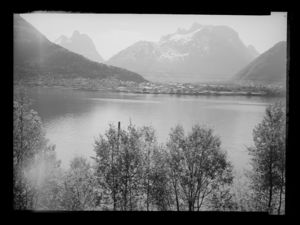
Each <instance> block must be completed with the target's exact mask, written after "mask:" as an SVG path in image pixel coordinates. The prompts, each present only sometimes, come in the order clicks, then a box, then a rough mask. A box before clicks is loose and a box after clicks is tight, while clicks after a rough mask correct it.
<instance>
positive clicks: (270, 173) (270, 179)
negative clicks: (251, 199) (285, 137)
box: [268, 147, 273, 213]
mask: <svg viewBox="0 0 300 225" xmlns="http://www.w3.org/2000/svg"><path fill="white" fill-rule="evenodd" d="M272 160H273V159H272V147H271V148H270V163H269V185H270V187H269V201H268V211H269V213H271V211H272V210H271V206H272V197H273V179H272V163H273V162H272Z"/></svg>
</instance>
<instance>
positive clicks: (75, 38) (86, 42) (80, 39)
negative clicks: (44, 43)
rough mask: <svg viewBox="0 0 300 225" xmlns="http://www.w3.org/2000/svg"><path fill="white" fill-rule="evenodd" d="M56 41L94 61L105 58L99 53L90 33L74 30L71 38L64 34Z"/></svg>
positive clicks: (101, 60)
mask: <svg viewBox="0 0 300 225" xmlns="http://www.w3.org/2000/svg"><path fill="white" fill-rule="evenodd" d="M55 43H56V44H58V45H60V46H62V47H64V48H66V49H68V50H70V51H72V52H75V53H77V54H80V55H83V56H84V57H86V58H88V59H90V60H92V61H95V62H103V58H102V57H101V55H100V54H99V53H98V51H97V49H96V47H95V44H94V42H93V40H92V39H91V38H90V37H89V36H88V35H86V34H82V33H79V31H74V32H73V34H72V36H71V37H70V38H68V37H66V36H65V35H62V36H60V37H59V38H58V39H56V40H55Z"/></svg>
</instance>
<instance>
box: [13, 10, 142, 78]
mask: <svg viewBox="0 0 300 225" xmlns="http://www.w3.org/2000/svg"><path fill="white" fill-rule="evenodd" d="M35 76H51V77H52V76H56V77H64V78H74V77H88V78H99V79H104V78H116V79H119V80H124V81H135V82H143V81H145V79H144V78H143V77H142V76H140V75H139V74H137V73H134V72H131V71H128V70H126V69H122V68H118V67H114V66H108V65H105V64H102V63H97V62H93V61H90V60H88V59H86V58H85V57H83V56H81V55H78V54H76V53H73V52H70V51H69V50H67V49H65V48H63V47H61V46H59V45H56V44H54V43H52V42H50V41H49V40H48V39H47V38H46V37H45V36H44V35H42V34H41V33H40V32H39V31H38V30H36V29H35V28H34V27H33V26H32V25H31V24H29V23H28V22H26V21H25V20H24V19H23V18H22V17H21V16H19V15H14V79H16V80H18V79H23V78H25V79H26V78H28V77H35Z"/></svg>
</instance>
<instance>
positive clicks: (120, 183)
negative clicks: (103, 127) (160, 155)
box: [95, 124, 142, 211]
mask: <svg viewBox="0 0 300 225" xmlns="http://www.w3.org/2000/svg"><path fill="white" fill-rule="evenodd" d="M105 136H106V138H105V137H103V136H101V135H100V137H99V139H98V140H96V142H95V151H96V157H95V161H96V167H97V171H96V175H97V178H98V181H99V185H100V187H101V188H102V189H103V192H104V193H103V194H104V201H105V204H106V205H110V204H112V209H113V210H118V209H119V210H125V211H126V210H135V209H137V207H138V201H139V198H140V193H141V191H140V186H141V177H142V156H141V147H142V144H141V132H140V131H139V130H138V129H136V128H135V127H134V126H133V125H131V124H130V125H129V126H128V129H127V131H126V130H123V129H118V130H117V129H116V128H115V127H114V126H113V125H110V127H109V129H108V131H106V133H105Z"/></svg>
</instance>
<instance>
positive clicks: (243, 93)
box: [14, 84, 286, 97]
mask: <svg viewBox="0 0 300 225" xmlns="http://www.w3.org/2000/svg"><path fill="white" fill-rule="evenodd" d="M15 85H16V84H14V86H15ZM24 86H26V87H41V88H57V89H67V90H81V91H91V92H97V91H102V92H103V91H105V92H114V93H126V94H144V95H145V94H151V95H172V96H248V97H286V95H276V94H267V93H262V92H247V91H236V92H234V91H201V92H197V93H175V92H149V91H146V92H143V91H130V90H118V89H113V88H103V89H89V88H82V87H67V86H59V85H53V86H48V85H26V84H25V85H24Z"/></svg>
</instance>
